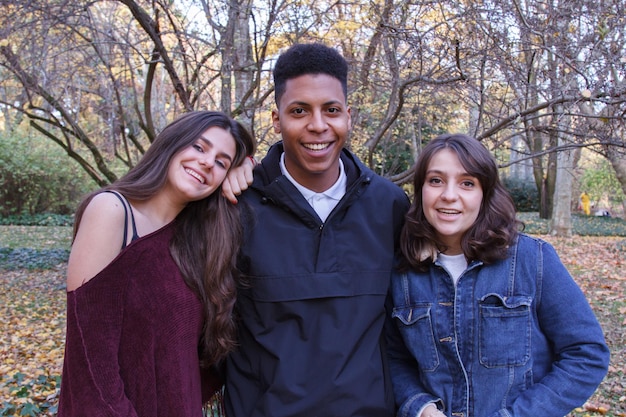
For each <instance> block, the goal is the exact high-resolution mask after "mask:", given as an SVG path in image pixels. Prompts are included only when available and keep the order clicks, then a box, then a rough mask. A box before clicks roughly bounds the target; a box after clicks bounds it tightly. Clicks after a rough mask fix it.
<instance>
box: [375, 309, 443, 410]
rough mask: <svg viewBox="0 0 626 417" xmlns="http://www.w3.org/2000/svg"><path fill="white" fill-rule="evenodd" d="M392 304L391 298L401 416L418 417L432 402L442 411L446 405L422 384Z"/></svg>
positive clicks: (389, 328) (391, 350)
mask: <svg viewBox="0 0 626 417" xmlns="http://www.w3.org/2000/svg"><path fill="white" fill-rule="evenodd" d="M392 304H393V303H392V300H391V297H388V300H387V320H386V322H385V334H386V339H387V340H386V342H387V357H388V361H389V373H390V374H391V383H392V386H393V393H394V397H395V400H396V407H397V408H398V412H397V417H418V413H419V412H420V410H422V408H423V407H425V406H426V405H427V404H428V403H435V404H436V405H437V406H438V407H439V409H441V408H442V406H443V402H442V401H441V400H440V399H439V398H437V397H435V396H434V395H432V394H431V393H430V392H428V390H427V389H426V388H425V387H424V385H423V384H422V383H421V381H420V377H419V373H420V370H419V367H418V365H417V362H416V361H415V358H413V356H412V355H411V353H410V352H409V351H408V349H407V348H406V346H405V345H404V340H403V338H402V335H401V334H400V331H399V330H398V328H397V327H396V324H395V322H394V320H393V318H392V317H391V312H392V310H393V305H392Z"/></svg>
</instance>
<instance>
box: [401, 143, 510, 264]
mask: <svg viewBox="0 0 626 417" xmlns="http://www.w3.org/2000/svg"><path fill="white" fill-rule="evenodd" d="M443 149H449V150H451V151H452V152H454V153H455V154H456V155H457V156H458V158H459V161H460V162H461V165H463V168H465V170H466V171H467V173H468V174H470V175H472V176H473V177H476V178H477V179H478V181H479V182H480V185H481V187H482V190H483V200H482V204H481V208H480V213H479V215H478V218H477V219H476V222H475V223H474V224H473V225H472V227H471V228H470V229H469V230H468V231H467V232H465V234H464V235H463V238H462V240H461V247H462V249H463V253H464V254H465V257H466V258H467V259H468V260H479V261H482V262H484V263H492V262H495V261H496V260H499V259H504V258H506V257H507V254H508V248H509V246H511V245H512V244H513V242H514V241H515V238H516V237H517V233H518V230H519V229H520V226H521V223H520V222H519V221H518V220H516V217H515V216H516V215H515V205H514V204H513V199H512V198H511V196H510V195H509V193H508V191H507V190H506V188H504V186H503V185H502V183H501V182H500V178H499V176H498V167H497V165H496V162H495V160H494V159H493V157H492V156H491V154H490V153H489V151H488V150H487V148H485V147H484V146H483V145H482V144H481V143H480V142H479V141H478V140H477V139H475V138H473V137H471V136H468V135H463V134H444V135H441V136H438V137H437V138H435V139H433V140H432V141H430V142H429V143H428V144H427V145H426V146H425V147H424V149H423V150H422V153H421V154H420V156H419V158H418V160H417V164H416V170H415V176H414V178H413V186H414V190H415V196H414V198H413V202H412V203H411V207H410V208H409V211H408V212H407V215H406V221H405V224H404V227H403V229H402V233H401V235H400V250H401V252H402V255H403V258H402V260H401V263H400V268H401V269H406V268H414V269H417V270H419V271H424V270H426V269H427V268H428V267H429V265H430V264H431V263H432V262H433V258H432V256H426V257H424V254H429V253H432V250H433V249H435V250H439V251H445V249H446V247H445V245H444V244H443V242H441V241H439V240H438V239H437V237H436V233H435V229H434V228H433V226H431V224H430V223H428V220H426V216H425V215H424V209H423V208H424V207H423V201H422V187H423V185H424V182H425V181H426V172H427V170H428V165H429V164H430V161H431V159H432V158H433V156H434V155H435V154H436V153H438V152H439V151H441V150H443Z"/></svg>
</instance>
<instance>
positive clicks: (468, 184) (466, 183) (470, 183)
mask: <svg viewBox="0 0 626 417" xmlns="http://www.w3.org/2000/svg"><path fill="white" fill-rule="evenodd" d="M461 185H462V186H463V187H466V188H472V187H474V181H463V182H462V183H461Z"/></svg>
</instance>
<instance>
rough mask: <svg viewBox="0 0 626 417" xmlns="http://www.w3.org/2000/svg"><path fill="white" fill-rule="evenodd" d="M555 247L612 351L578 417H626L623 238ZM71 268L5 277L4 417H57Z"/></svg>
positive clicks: (560, 242) (0, 411) (0, 276)
mask: <svg viewBox="0 0 626 417" xmlns="http://www.w3.org/2000/svg"><path fill="white" fill-rule="evenodd" d="M536 236H538V237H541V238H543V239H545V240H547V241H549V242H550V243H552V244H553V245H554V247H555V248H556V250H557V252H558V253H559V255H560V257H561V259H562V260H563V262H564V263H565V265H566V266H567V267H568V269H569V271H570V272H571V273H572V275H573V276H574V278H575V280H576V282H577V283H578V284H579V285H580V287H581V288H582V290H583V291H584V293H585V294H586V296H587V298H588V299H589V302H590V303H591V305H592V307H593V309H594V311H595V313H596V315H597V317H598V319H599V321H600V323H601V324H602V326H603V329H604V332H605V336H606V340H607V343H608V344H609V347H610V348H611V365H610V368H609V373H608V375H607V376H606V378H605V379H604V381H603V382H602V384H601V385H600V387H599V388H598V389H597V391H596V392H595V394H594V395H593V396H592V397H591V398H590V399H589V400H588V402H587V403H586V404H585V405H584V406H582V407H580V408H578V409H576V410H574V411H573V412H572V413H571V414H570V415H569V416H570V417H583V416H593V417H595V416H600V415H605V416H609V417H626V332H625V330H624V329H625V328H626V297H625V295H626V294H625V292H626V247H625V246H626V245H625V240H624V238H623V237H590V236H584V237H583V236H574V237H570V238H554V237H551V236H548V235H536ZM65 268H66V264H65V263H59V264H58V265H57V266H55V267H53V268H51V269H46V270H29V269H14V270H3V269H0V288H2V291H1V292H0V311H1V312H2V315H1V317H2V319H1V323H0V329H1V330H0V359H1V361H0V416H19V415H21V416H54V415H55V414H56V404H57V401H58V393H59V386H60V375H61V369H62V362H63V348H64V335H65V287H64V279H65Z"/></svg>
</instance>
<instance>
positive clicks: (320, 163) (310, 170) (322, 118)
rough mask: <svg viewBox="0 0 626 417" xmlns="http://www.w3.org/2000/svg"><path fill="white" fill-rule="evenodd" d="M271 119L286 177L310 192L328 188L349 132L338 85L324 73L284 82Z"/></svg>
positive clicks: (334, 174) (345, 106) (347, 115)
mask: <svg viewBox="0 0 626 417" xmlns="http://www.w3.org/2000/svg"><path fill="white" fill-rule="evenodd" d="M272 119H273V123H274V130H275V131H276V133H280V134H281V135H282V138H283V145H284V149H285V166H286V167H287V170H288V171H289V174H291V176H292V177H293V178H294V179H295V180H296V181H297V182H298V183H300V184H301V185H303V186H304V187H306V188H308V189H310V190H313V191H316V192H322V191H326V190H327V189H328V188H330V187H331V186H332V185H333V184H334V183H335V181H337V178H338V177H339V156H340V154H341V149H342V148H343V146H344V144H345V143H346V140H347V138H348V133H349V131H350V108H349V107H348V106H347V104H346V97H345V95H344V92H343V88H342V85H341V82H340V81H339V80H338V79H336V78H334V77H332V76H330V75H326V74H307V75H301V76H299V77H296V78H292V79H290V80H288V81H287V83H286V89H285V92H284V94H283V95H282V97H281V98H280V103H279V108H278V110H274V111H273V112H272Z"/></svg>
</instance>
